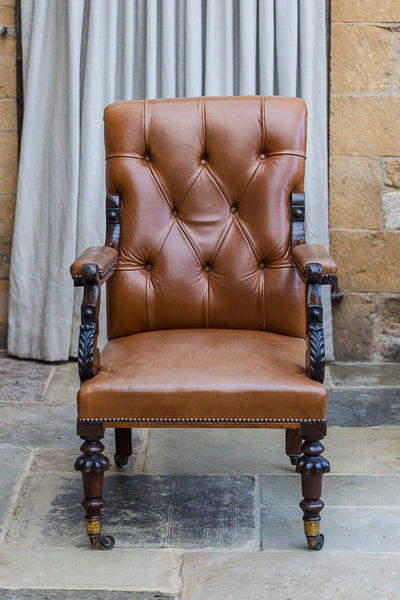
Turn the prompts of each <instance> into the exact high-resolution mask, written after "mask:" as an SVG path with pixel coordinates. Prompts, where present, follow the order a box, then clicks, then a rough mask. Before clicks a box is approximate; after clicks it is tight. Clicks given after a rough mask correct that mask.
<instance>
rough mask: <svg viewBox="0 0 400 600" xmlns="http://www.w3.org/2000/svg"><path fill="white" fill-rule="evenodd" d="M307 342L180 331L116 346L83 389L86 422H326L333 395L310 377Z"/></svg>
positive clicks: (266, 335)
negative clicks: (306, 354)
mask: <svg viewBox="0 0 400 600" xmlns="http://www.w3.org/2000/svg"><path fill="white" fill-rule="evenodd" d="M304 362H305V343H304V340H302V339H299V338H294V337H289V336H282V335H277V334H275V333H268V332H262V331H242V330H231V329H189V330H188V329H178V330H167V331H151V332H146V333H138V334H135V335H131V336H126V337H122V338H116V339H113V340H110V341H109V342H108V344H107V346H106V347H105V349H104V351H103V353H102V357H101V363H102V366H101V367H100V371H99V373H98V374H97V375H96V377H94V378H92V379H89V380H88V381H86V382H85V383H83V384H82V386H81V389H80V391H79V395H78V412H79V418H80V419H89V420H90V419H91V418H93V417H95V418H96V419H97V420H99V421H103V422H105V423H110V422H113V423H118V426H120V425H119V424H126V423H132V424H133V425H135V426H136V425H137V424H139V423H151V424H154V423H158V424H160V425H162V426H165V425H168V424H170V423H182V424H185V423H192V424H193V423H199V424H200V423H207V424H209V423H221V424H234V423H294V422H298V423H300V422H303V421H309V422H316V421H324V419H325V413H326V405H327V393H326V390H325V388H324V387H323V385H321V384H320V383H318V382H316V381H313V380H312V379H309V378H308V377H307V376H306V375H305V373H304Z"/></svg>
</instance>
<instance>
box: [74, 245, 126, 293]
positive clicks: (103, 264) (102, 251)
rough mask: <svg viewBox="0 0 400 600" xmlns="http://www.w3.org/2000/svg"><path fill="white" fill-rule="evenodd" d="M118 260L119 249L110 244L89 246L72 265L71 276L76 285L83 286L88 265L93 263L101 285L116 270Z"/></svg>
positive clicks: (93, 268)
mask: <svg viewBox="0 0 400 600" xmlns="http://www.w3.org/2000/svg"><path fill="white" fill-rule="evenodd" d="M117 262H118V251H117V250H116V249H115V248H111V247H109V246H91V247H90V248H87V249H86V250H85V251H84V252H83V253H82V254H81V255H80V256H79V258H77V259H76V260H75V262H73V263H72V265H71V269H70V271H71V276H72V278H73V280H74V284H75V286H81V285H84V283H85V273H86V271H87V267H85V266H86V265H93V267H92V271H93V270H95V273H96V279H97V280H98V283H99V284H100V285H101V284H102V283H104V282H105V281H106V280H107V279H108V278H109V277H110V276H111V275H112V273H113V272H114V269H115V267H116V265H117Z"/></svg>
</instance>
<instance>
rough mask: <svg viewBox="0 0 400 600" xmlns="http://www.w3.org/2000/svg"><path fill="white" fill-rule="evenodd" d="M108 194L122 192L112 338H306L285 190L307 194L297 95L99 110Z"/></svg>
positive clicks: (111, 297)
mask: <svg viewBox="0 0 400 600" xmlns="http://www.w3.org/2000/svg"><path fill="white" fill-rule="evenodd" d="M104 121H105V144H106V157H107V167H106V173H107V192H108V193H109V194H118V195H120V196H121V206H122V208H121V250H120V256H119V261H118V267H117V270H116V273H115V274H114V276H113V277H112V279H111V280H110V282H109V283H108V284H107V285H108V293H107V298H108V336H109V338H116V337H120V336H125V335H131V334H133V333H138V332H143V331H149V330H159V329H175V328H202V327H210V328H230V329H232V328H234V329H251V330H265V331H271V332H275V333H282V334H284V335H291V336H297V337H304V336H305V304H304V285H303V282H302V281H301V278H300V277H299V274H298V273H297V269H296V268H295V266H294V264H293V261H292V258H291V254H290V239H289V238H290V220H289V196H290V192H292V191H302V190H303V178H304V163H305V146H306V108H305V105H304V102H303V101H302V100H300V99H298V98H281V97H271V98H267V97H254V96H253V97H237V98H183V99H175V100H147V101H132V102H121V103H116V104H112V105H110V106H109V107H107V109H106V111H105V117H104Z"/></svg>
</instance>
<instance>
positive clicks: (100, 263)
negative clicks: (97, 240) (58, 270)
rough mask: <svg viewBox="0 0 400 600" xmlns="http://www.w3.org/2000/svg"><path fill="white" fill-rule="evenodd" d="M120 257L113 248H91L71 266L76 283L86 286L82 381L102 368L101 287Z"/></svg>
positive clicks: (80, 351)
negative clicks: (100, 357)
mask: <svg viewBox="0 0 400 600" xmlns="http://www.w3.org/2000/svg"><path fill="white" fill-rule="evenodd" d="M117 260H118V252H117V250H115V249H114V248H109V247H92V248H88V249H87V250H85V252H84V253H83V254H82V255H81V256H80V257H79V258H78V259H77V260H76V261H75V262H74V263H73V265H72V266H71V275H72V277H73V279H74V284H75V285H76V286H83V288H84V291H83V300H82V304H81V326H80V332H79V346H78V370H79V377H80V380H81V381H82V382H83V381H86V380H87V379H91V378H92V377H94V375H95V374H96V373H97V371H98V370H99V366H100V361H99V351H98V349H97V336H98V318H99V310H100V287H101V285H102V284H103V283H104V282H105V281H106V280H107V279H108V278H109V277H111V275H112V274H113V272H114V269H115V266H116V264H117Z"/></svg>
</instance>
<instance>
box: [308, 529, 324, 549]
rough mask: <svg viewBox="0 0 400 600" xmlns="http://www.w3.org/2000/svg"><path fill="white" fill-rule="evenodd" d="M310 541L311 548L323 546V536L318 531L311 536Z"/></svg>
mask: <svg viewBox="0 0 400 600" xmlns="http://www.w3.org/2000/svg"><path fill="white" fill-rule="evenodd" d="M312 542H313V543H312V544H310V543H309V547H310V548H311V550H322V548H323V547H324V542H325V538H324V536H323V535H322V533H320V534H319V535H317V537H316V538H313V540H312Z"/></svg>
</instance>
